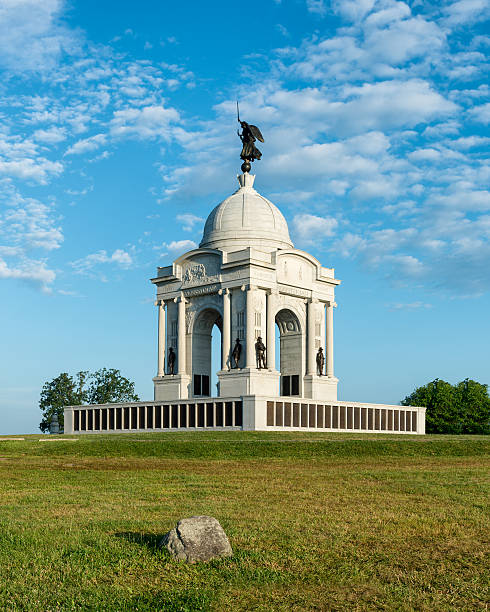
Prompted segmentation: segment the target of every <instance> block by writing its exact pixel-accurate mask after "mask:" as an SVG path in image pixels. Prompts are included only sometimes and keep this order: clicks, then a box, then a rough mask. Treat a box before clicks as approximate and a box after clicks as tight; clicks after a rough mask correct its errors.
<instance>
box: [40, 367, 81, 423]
mask: <svg viewBox="0 0 490 612" xmlns="http://www.w3.org/2000/svg"><path fill="white" fill-rule="evenodd" d="M86 378H87V372H78V374H76V375H75V378H73V377H72V376H70V375H69V374H67V373H66V372H62V373H61V374H60V375H59V376H57V377H56V378H53V380H51V381H50V382H46V383H44V385H43V388H42V390H41V398H40V400H39V408H40V409H41V410H42V413H43V418H42V421H41V423H40V424H39V429H40V430H41V431H42V432H43V433H44V432H46V431H48V430H49V424H50V423H51V419H52V418H53V415H54V414H55V413H56V414H57V416H58V422H59V424H60V427H63V423H64V415H63V407H64V406H78V405H80V404H82V403H83V402H84V400H85V392H84V384H85V380H86Z"/></svg>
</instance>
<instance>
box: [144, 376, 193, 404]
mask: <svg viewBox="0 0 490 612" xmlns="http://www.w3.org/2000/svg"><path fill="white" fill-rule="evenodd" d="M153 385H154V398H155V401H158V402H166V401H170V400H178V399H187V398H188V397H190V396H191V393H192V391H191V377H190V376H189V375H188V374H166V375H165V376H155V378H154V379H153Z"/></svg>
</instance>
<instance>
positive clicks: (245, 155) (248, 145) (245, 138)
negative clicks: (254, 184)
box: [236, 102, 264, 172]
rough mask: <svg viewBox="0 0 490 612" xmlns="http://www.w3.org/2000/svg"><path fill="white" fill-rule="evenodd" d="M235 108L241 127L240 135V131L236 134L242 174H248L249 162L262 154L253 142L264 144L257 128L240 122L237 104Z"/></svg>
mask: <svg viewBox="0 0 490 612" xmlns="http://www.w3.org/2000/svg"><path fill="white" fill-rule="evenodd" d="M236 106H237V113H238V123H239V124H240V125H241V128H242V133H241V134H240V130H237V134H238V136H239V137H240V140H241V141H242V152H241V153H240V158H241V159H243V164H242V172H250V170H251V168H252V166H251V162H253V161H255V160H256V159H260V158H261V157H262V153H261V152H260V151H259V149H257V147H256V146H255V142H256V141H257V140H259V141H260V142H264V137H263V136H262V134H261V132H260V130H259V128H258V127H257V126H256V125H251V124H250V123H247V122H246V121H241V120H240V111H239V109H238V102H237V103H236Z"/></svg>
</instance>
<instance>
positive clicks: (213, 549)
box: [159, 516, 233, 563]
mask: <svg viewBox="0 0 490 612" xmlns="http://www.w3.org/2000/svg"><path fill="white" fill-rule="evenodd" d="M159 546H160V547H161V548H162V547H164V546H165V548H166V549H167V550H168V551H169V553H170V554H171V555H172V556H173V557H174V558H175V559H178V560H179V561H187V563H195V562H196V561H209V560H210V559H215V558H217V557H231V556H232V554H233V551H232V549H231V546H230V542H229V540H228V538H227V536H226V533H225V532H224V530H223V527H221V525H220V524H219V522H218V521H217V520H216V519H215V518H213V517H212V516H191V518H185V519H182V520H180V521H179V522H178V523H177V525H176V526H175V528H174V529H172V530H171V531H169V532H168V533H166V534H165V535H164V536H163V538H162V540H161V541H160V545H159Z"/></svg>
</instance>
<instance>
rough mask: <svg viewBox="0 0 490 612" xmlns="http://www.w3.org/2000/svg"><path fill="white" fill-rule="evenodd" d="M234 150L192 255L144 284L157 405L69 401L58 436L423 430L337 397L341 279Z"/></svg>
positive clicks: (405, 416) (403, 412)
mask: <svg viewBox="0 0 490 612" xmlns="http://www.w3.org/2000/svg"><path fill="white" fill-rule="evenodd" d="M243 123H244V122H243ZM243 123H242V127H243ZM247 125H248V124H247ZM252 127H254V126H252ZM255 129H257V128H255ZM259 134H260V132H259ZM247 146H248V145H247ZM249 150H250V149H245V146H244V151H249ZM252 153H253V154H254V155H257V154H260V151H258V150H257V149H254V150H253V151H252ZM242 155H243V156H242V159H245V161H244V164H243V165H242V170H243V171H244V174H241V175H240V176H239V177H238V182H239V189H238V190H237V191H236V192H235V193H234V194H233V195H231V196H230V197H229V198H227V199H226V200H224V201H223V202H222V203H221V204H219V205H218V206H217V207H216V208H215V209H214V210H213V211H212V212H211V213H210V215H209V217H208V219H207V221H206V225H205V227H204V233H203V237H202V241H201V244H200V245H199V248H198V249H195V250H193V251H189V252H188V253H186V254H185V255H182V256H181V257H179V258H178V259H177V260H176V261H175V262H174V263H173V264H172V265H171V266H167V267H161V268H158V272H157V276H156V278H153V279H152V282H153V283H154V284H155V286H156V291H157V299H156V306H157V307H158V367H157V375H156V376H155V377H154V378H153V383H154V399H153V400H152V401H146V402H132V403H121V404H105V405H97V406H95V405H93V406H67V407H65V410H64V422H65V430H64V431H65V433H94V432H113V433H116V432H125V431H126V432H127V431H140V430H143V431H176V430H183V429H187V430H189V429H190V430H198V429H200V428H203V429H204V428H206V429H217V430H220V429H243V430H262V431H294V430H297V431H308V430H310V431H313V430H314V431H337V432H338V431H346V432H348V431H351V432H352V431H357V432H359V433H360V432H369V431H372V432H375V431H378V432H385V433H413V434H424V433H425V408H421V407H412V406H393V405H386V404H371V403H360V402H347V401H339V400H338V399H337V383H338V380H337V378H336V377H335V374H334V354H333V310H334V307H335V306H336V304H335V287H336V286H337V285H338V284H339V283H340V281H338V280H336V279H335V275H334V270H333V268H325V267H323V266H322V265H321V263H320V262H319V261H318V260H317V259H315V257H313V256H312V255H309V254H308V253H305V252H304V251H301V250H299V249H295V248H294V246H293V243H292V242H291V238H290V236H289V231H288V226H287V223H286V220H285V219H284V217H283V215H282V214H281V212H280V211H279V209H278V208H277V207H276V206H274V204H272V202H270V201H269V200H267V199H266V198H264V197H263V196H262V195H260V194H259V193H258V192H257V191H256V190H255V189H254V179H255V177H254V176H253V175H251V174H249V173H248V171H246V169H247V168H248V169H250V163H249V160H248V158H247V156H246V155H245V154H243V152H242ZM247 155H248V153H247ZM249 157H251V154H250V155H249ZM252 161H253V160H252ZM214 325H217V326H218V328H219V329H220V331H221V340H222V341H221V369H220V371H219V372H218V380H219V392H218V395H217V396H216V395H215V394H213V393H212V390H211V381H212V359H211V344H212V329H213V326H214ZM276 325H277V326H278V328H279V333H280V359H279V362H280V366H279V369H277V368H276V350H275V348H276V345H275V330H276ZM237 340H238V342H237ZM237 347H240V349H241V350H239V351H237V350H236V349H237ZM320 349H321V350H320ZM169 355H170V358H169Z"/></svg>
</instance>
